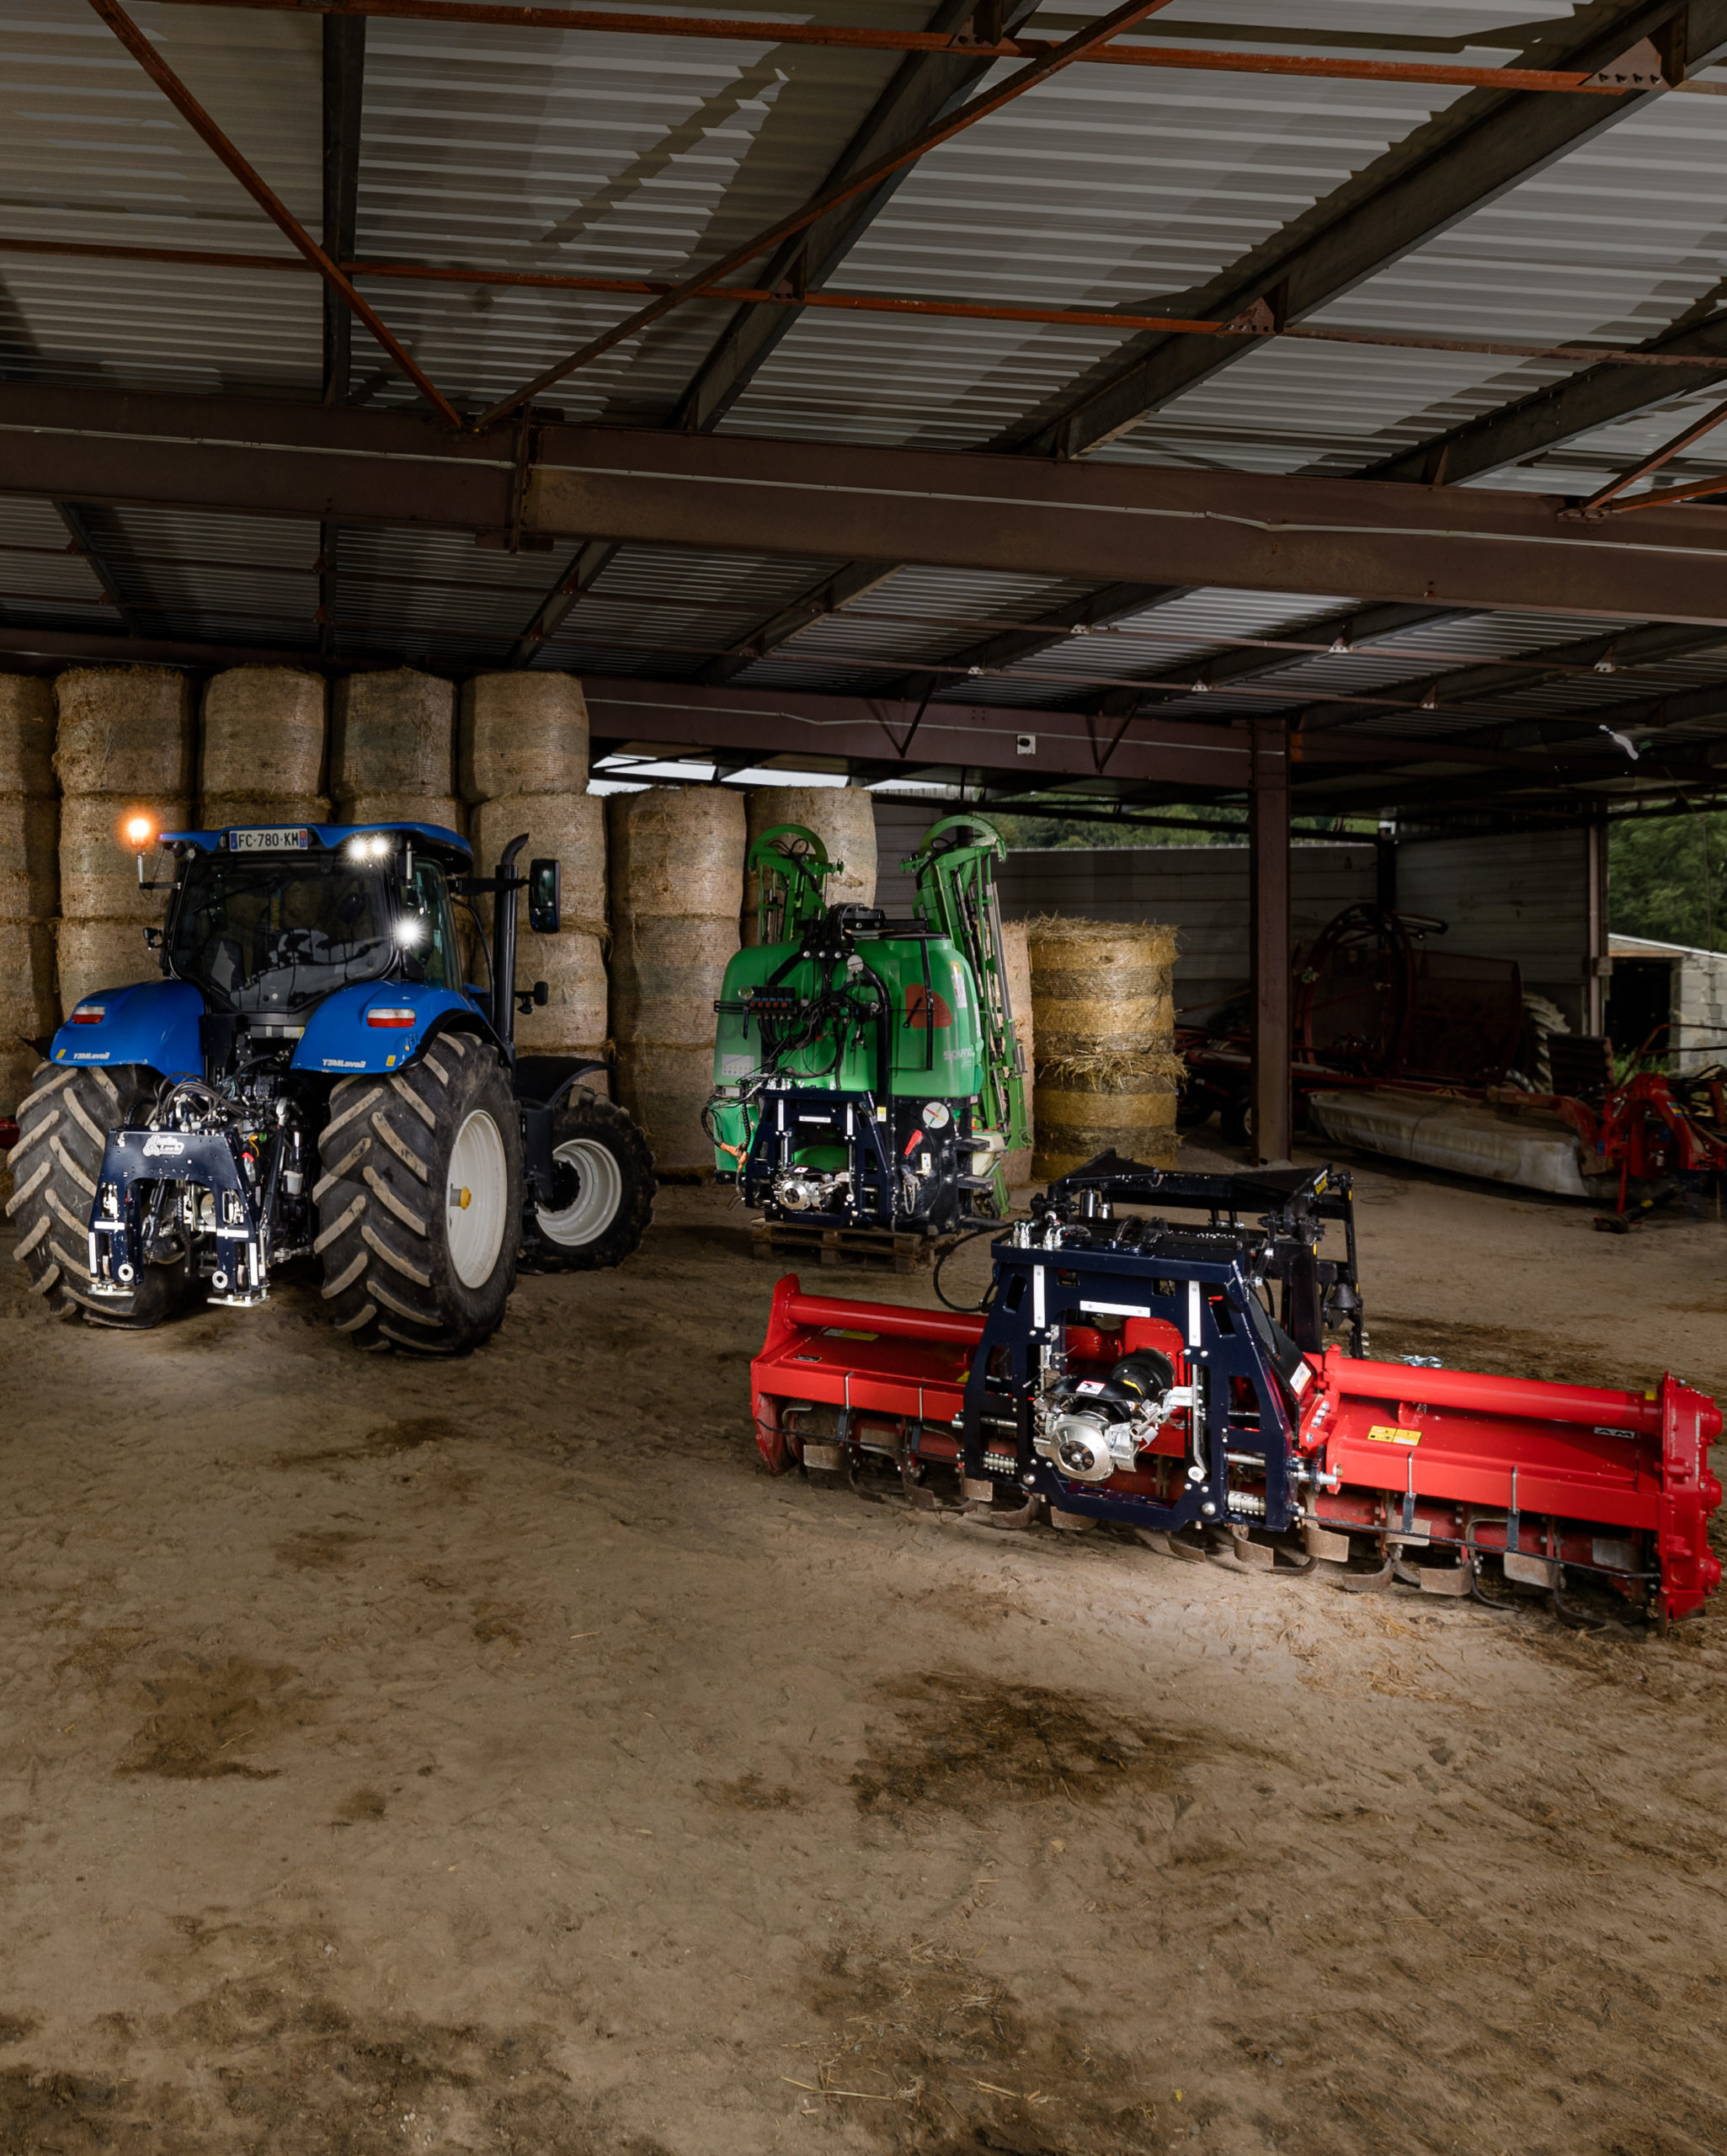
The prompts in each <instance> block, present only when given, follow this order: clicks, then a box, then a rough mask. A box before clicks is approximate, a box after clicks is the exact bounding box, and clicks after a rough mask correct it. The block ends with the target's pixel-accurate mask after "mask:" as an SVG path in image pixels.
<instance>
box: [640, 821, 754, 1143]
mask: <svg viewBox="0 0 1727 2156" xmlns="http://www.w3.org/2000/svg"><path fill="white" fill-rule="evenodd" d="M608 826H609V835H610V849H609V850H610V856H611V876H610V889H611V920H612V935H613V940H612V952H611V975H612V1010H613V1032H614V1033H615V1035H616V1041H617V1081H618V1082H617V1093H618V1098H619V1099H620V1100H621V1102H623V1104H624V1106H625V1107H626V1108H628V1109H629V1111H630V1113H631V1114H632V1115H633V1116H634V1117H635V1118H636V1119H637V1122H638V1123H641V1125H642V1128H643V1129H644V1130H645V1131H646V1132H647V1134H648V1144H649V1145H651V1146H652V1147H653V1155H654V1159H655V1161H656V1163H657V1164H658V1168H659V1171H660V1172H661V1174H663V1175H666V1174H669V1175H674V1176H706V1175H711V1174H712V1172H713V1147H712V1144H711V1142H710V1141H709V1139H708V1138H707V1135H706V1133H705V1132H704V1131H703V1129H702V1128H701V1111H702V1109H703V1107H705V1106H706V1102H707V1097H708V1095H709V1094H710V1093H711V1092H712V1090H713V1039H714V1027H715V1018H714V1010H713V1006H714V1002H715V1000H716V999H717V996H718V995H719V993H720V990H721V988H722V985H723V984H724V977H725V970H726V963H727V961H728V959H729V958H731V956H732V954H733V952H734V951H735V950H736V949H737V947H738V907H739V905H740V903H741V901H742V899H743V895H744V890H743V886H744V873H743V872H744V803H742V802H741V801H740V800H739V799H738V797H737V795H736V794H735V793H728V792H724V791H723V790H722V789H721V788H720V787H686V788H684V789H681V790H680V789H675V788H671V787H653V788H652V789H651V790H650V791H648V792H645V793H630V794H615V795H613V797H612V798H611V800H610V804H609V808H608Z"/></svg>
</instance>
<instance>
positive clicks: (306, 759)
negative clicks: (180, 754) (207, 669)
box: [198, 666, 325, 800]
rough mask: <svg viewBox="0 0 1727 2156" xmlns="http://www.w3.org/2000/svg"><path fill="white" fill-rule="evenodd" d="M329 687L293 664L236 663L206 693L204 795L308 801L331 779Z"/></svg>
mask: <svg viewBox="0 0 1727 2156" xmlns="http://www.w3.org/2000/svg"><path fill="white" fill-rule="evenodd" d="M324 702H325V697H324V684H323V677H322V675H318V674H306V673H302V672H301V670H300V669H299V668H297V667H293V666H232V667H230V668H229V669H228V670H227V672H226V673H222V674H213V675H211V678H210V681H209V684H208V686H206V687H205V691H204V714H203V723H202V725H201V727H200V729H199V741H198V792H199V793H200V796H202V797H206V798H207V797H209V796H211V795H216V794H227V795H240V796H245V797H248V798H252V799H254V800H274V799H276V798H285V799H286V798H296V797H297V798H306V796H308V795H312V794H316V793H317V792H318V790H319V788H320V787H322V784H323V781H324Z"/></svg>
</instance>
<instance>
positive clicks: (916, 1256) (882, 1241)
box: [749, 1219, 961, 1273]
mask: <svg viewBox="0 0 1727 2156" xmlns="http://www.w3.org/2000/svg"><path fill="white" fill-rule="evenodd" d="M960 1240H961V1238H960V1237H959V1236H958V1235H906V1234H903V1233H901V1232H899V1231H898V1230H892V1229H887V1228H840V1227H834V1226H832V1225H828V1224H826V1223H824V1222H822V1221H818V1220H760V1219H757V1220H753V1221H751V1223H750V1226H749V1254H750V1256H751V1257H755V1258H759V1259H760V1260H761V1262H763V1263H764V1264H781V1263H784V1262H786V1261H788V1260H789V1261H791V1262H793V1263H802V1264H806V1265H808V1264H816V1265H856V1266H874V1267H876V1268H877V1270H878V1271H881V1272H884V1273H912V1272H914V1271H915V1270H916V1269H917V1267H919V1266H920V1265H930V1264H933V1263H934V1262H935V1260H936V1259H937V1258H938V1257H941V1254H942V1252H943V1251H948V1250H951V1249H952V1248H953V1246H954V1245H955V1244H956V1243H957V1242H958V1241H960Z"/></svg>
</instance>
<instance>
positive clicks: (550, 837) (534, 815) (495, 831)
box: [468, 793, 605, 942]
mask: <svg viewBox="0 0 1727 2156" xmlns="http://www.w3.org/2000/svg"><path fill="white" fill-rule="evenodd" d="M468 820H469V830H470V835H471V837H472V840H473V844H474V872H475V873H476V874H477V875H480V876H489V875H490V874H491V873H492V872H493V869H494V868H496V867H497V866H498V856H499V855H500V854H501V853H502V852H503V851H504V847H505V846H508V845H509V842H510V841H511V840H512V839H513V838H515V837H518V836H519V835H520V834H521V833H522V832H523V831H525V832H526V833H527V835H528V843H527V844H526V846H524V847H523V849H522V851H521V852H520V855H518V857H517V859H516V866H517V867H518V868H523V869H525V868H526V867H527V865H528V863H529V862H530V861H533V860H536V859H543V858H546V857H550V858H552V859H553V860H555V861H557V862H559V863H560V864H561V867H560V871H559V877H558V881H559V884H560V887H561V890H562V907H563V926H564V930H565V932H567V933H569V934H573V935H578V936H590V937H591V936H604V935H605V802H604V801H603V800H602V799H601V798H600V796H599V795H598V794H596V793H506V794H503V795H501V796H499V797H498V798H497V799H495V800H489V801H482V802H481V803H479V804H478V805H477V807H476V808H475V809H472V811H471V812H470V814H469V819H468ZM478 905H479V910H480V914H481V917H482V919H483V920H484V921H485V922H486V924H487V926H488V927H489V926H490V925H491V920H492V901H491V900H490V899H485V898H482V899H480V900H479V901H478ZM521 921H522V930H523V932H524V934H525V933H526V929H527V908H526V905H523V908H522V917H521ZM534 940H535V941H536V942H540V941H543V940H544V939H542V938H538V937H536V938H535V939H534Z"/></svg>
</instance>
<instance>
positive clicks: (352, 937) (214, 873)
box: [172, 853, 396, 1011]
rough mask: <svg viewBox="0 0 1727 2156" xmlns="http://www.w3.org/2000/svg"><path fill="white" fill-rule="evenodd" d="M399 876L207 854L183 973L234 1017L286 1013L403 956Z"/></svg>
mask: <svg viewBox="0 0 1727 2156" xmlns="http://www.w3.org/2000/svg"><path fill="white" fill-rule="evenodd" d="M389 878H390V870H389V868H388V867H387V866H386V863H384V862H365V863H356V862H352V861H350V860H348V859H346V858H344V857H343V856H342V855H340V854H334V853H328V854H317V853H313V854H300V855H297V856H291V857H273V858H270V859H268V860H256V859H252V860H248V859H239V860H236V859H234V858H233V857H232V856H227V855H223V854H202V855H200V856H199V857H198V858H197V859H195V861H194V862H192V864H191V866H190V867H189V868H188V869H187V871H186V880H185V884H184V889H183V891H182V893H181V896H180V902H179V912H178V914H177V915H176V917H175V921H174V932H173V954H172V963H173V971H174V973H175V974H177V975H178V976H179V979H181V980H186V981H192V982H195V984H196V985H198V986H199V987H200V988H204V989H206V990H210V991H211V993H212V995H213V998H214V1000H215V1001H216V1005H217V1007H218V1008H220V1009H223V1010H228V1011H291V1010H293V1009H295V1008H296V1006H299V1005H301V1004H305V1003H309V1002H312V1001H316V1000H317V998H318V997H320V996H324V995H328V994H329V993H330V991H331V990H333V989H337V988H343V987H346V986H347V985H349V983H350V982H353V981H364V980H376V979H378V978H379V977H380V976H381V974H385V973H386V972H387V971H388V970H389V969H390V966H391V963H392V959H393V958H394V957H395V955H396V946H395V942H394V941H393V939H392V934H391V927H392V918H393V908H392V893H391V889H390V882H389Z"/></svg>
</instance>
